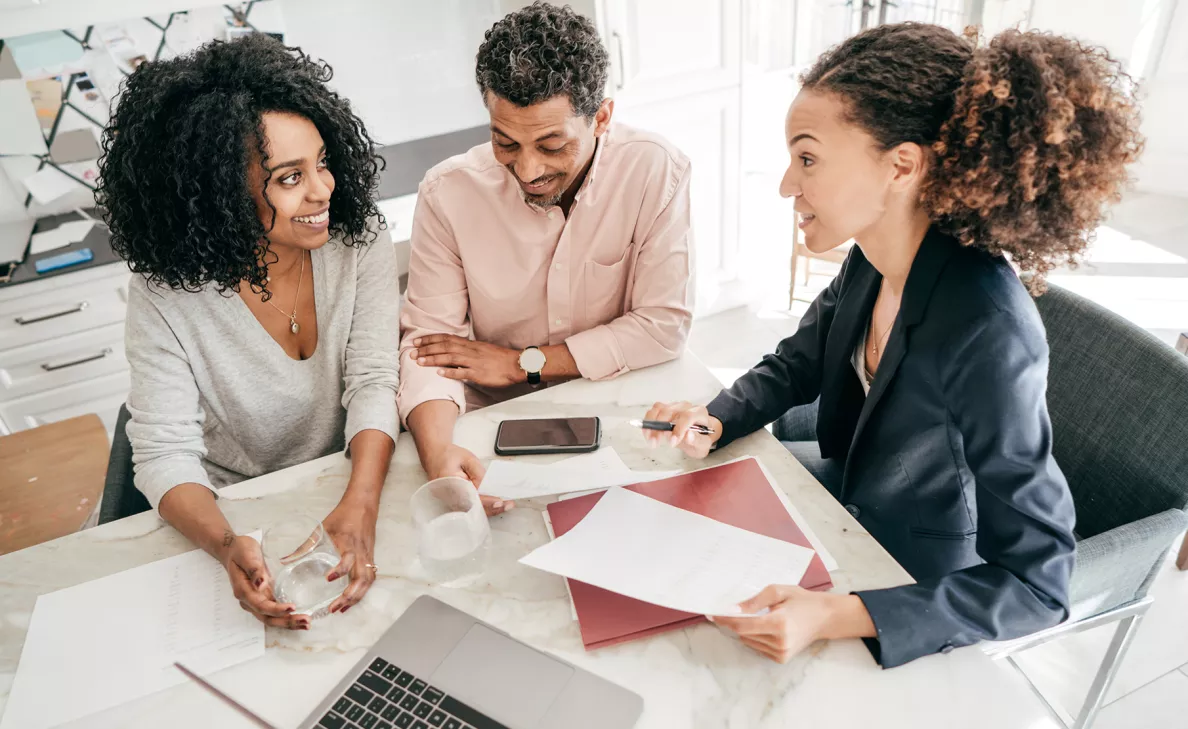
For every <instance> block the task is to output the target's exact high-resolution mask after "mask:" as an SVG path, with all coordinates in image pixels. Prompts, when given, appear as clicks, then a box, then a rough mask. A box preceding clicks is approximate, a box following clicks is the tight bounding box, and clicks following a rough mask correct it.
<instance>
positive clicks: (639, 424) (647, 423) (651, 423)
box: [627, 420, 714, 435]
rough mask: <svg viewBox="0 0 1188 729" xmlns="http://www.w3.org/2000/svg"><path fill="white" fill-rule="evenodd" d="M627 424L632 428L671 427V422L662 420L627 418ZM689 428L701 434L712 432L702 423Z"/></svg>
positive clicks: (667, 429) (664, 428)
mask: <svg viewBox="0 0 1188 729" xmlns="http://www.w3.org/2000/svg"><path fill="white" fill-rule="evenodd" d="M627 424H628V425H630V426H632V427H634V428H643V429H644V430H663V431H671V430H672V429H673V425H672V423H667V422H665V421H663V420H629V421H627ZM689 430H691V431H693V432H694V433H701V434H702V435H713V434H714V431H712V430H710V429H709V428H707V427H705V426H704V425H690V426H689Z"/></svg>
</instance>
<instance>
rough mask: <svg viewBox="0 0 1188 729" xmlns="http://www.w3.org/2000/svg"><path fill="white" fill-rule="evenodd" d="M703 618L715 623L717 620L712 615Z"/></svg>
mask: <svg viewBox="0 0 1188 729" xmlns="http://www.w3.org/2000/svg"><path fill="white" fill-rule="evenodd" d="M705 619H706V620H708V621H710V622H711V623H716V622H718V621H717V620H714V616H713V615H706V616H705Z"/></svg>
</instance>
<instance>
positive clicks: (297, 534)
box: [261, 516, 351, 618]
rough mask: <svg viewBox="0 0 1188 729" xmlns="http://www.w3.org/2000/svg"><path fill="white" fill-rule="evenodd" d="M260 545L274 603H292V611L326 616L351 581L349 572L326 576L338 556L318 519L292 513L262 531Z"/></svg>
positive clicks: (335, 563) (337, 559) (311, 615)
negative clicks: (270, 578) (336, 577)
mask: <svg viewBox="0 0 1188 729" xmlns="http://www.w3.org/2000/svg"><path fill="white" fill-rule="evenodd" d="M261 548H262V550H263V552H264V563H265V564H266V565H267V566H268V572H269V574H270V575H271V577H272V591H273V593H274V595H275V596H276V600H277V602H282V603H286V602H287V603H292V604H293V605H294V606H295V609H294V611H293V612H294V613H298V614H302V615H309V616H310V617H311V618H312V617H321V616H323V615H325V614H326V609H327V608H329V607H330V603H332V602H334V599H335V598H336V597H338V596H339V595H341V594H342V592H343V590H345V589H346V588H347V585H348V584H350V581H351V578H350V576H349V575H343V576H342V577H339V578H338V579H336V580H334V581H333V582H330V581H328V580H327V579H326V575H328V574H330V570H332V569H334V567H335V566H336V565H337V564H338V562H339V560H340V559H341V557H340V556H339V554H338V550H337V549H335V547H334V542H333V541H331V539H330V537H329V536H327V534H326V530H325V529H323V528H322V523H321V522H320V521H316V520H314V519H311V518H309V517H306V516H294V517H290V518H287V519H284V520H283V521H279V522H276V523H275V524H273V525H271V526H269V527H268V528H267V529H265V530H264V538H263V540H262V542H261Z"/></svg>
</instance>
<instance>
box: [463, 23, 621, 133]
mask: <svg viewBox="0 0 1188 729" xmlns="http://www.w3.org/2000/svg"><path fill="white" fill-rule="evenodd" d="M606 69H607V53H606V49H605V48H603V47H602V40H601V39H600V38H599V37H598V29H597V28H595V27H594V24H593V23H592V22H590V20H589V19H588V18H585V17H583V16H581V15H578V14H577V13H575V12H574V11H573V9H572V8H570V7H569V6H568V5H566V6H565V7H560V8H559V7H557V6H556V5H550V4H549V3H545V2H535V3H533V4H532V5H530V6H528V7H526V8H523V9H521V10H517V11H516V12H514V13H511V14H509V15H508V16H506V17H505V18H503V20H500V21H499V22H498V23H496V24H495V25H493V26H491V29H490V30H488V31H487V33H486V35H485V36H484V40H483V44H482V45H481V46H479V50H478V56H477V57H476V59H475V72H474V76H475V80H476V81H478V86H479V90H480V91H482V92H483V100H484V101H485V100H486V97H487V92H488V91H490V92H491V93H493V94H495V95H497V96H500V97H503V98H504V99H507V100H508V101H510V102H512V103H513V104H515V105H517V106H521V107H523V106H530V105H532V104H536V103H539V102H542V101H546V100H548V99H551V98H553V97H554V96H557V95H558V94H565V95H566V96H568V97H569V104H570V106H572V107H573V110H574V113H576V114H580V115H582V116H584V117H586V118H587V119H592V118H593V117H594V114H595V113H596V112H597V111H598V107H599V105H601V104H602V100H603V98H604V97H603V92H604V90H605V89H606Z"/></svg>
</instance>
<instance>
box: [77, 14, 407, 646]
mask: <svg viewBox="0 0 1188 729" xmlns="http://www.w3.org/2000/svg"><path fill="white" fill-rule="evenodd" d="M330 75H331V70H330V68H329V67H328V66H326V65H325V64H323V63H319V62H315V61H314V60H312V59H310V58H309V57H307V56H305V55H304V54H302V53H301V52H300V51H298V50H296V49H291V48H286V47H284V46H283V45H282V44H280V43H279V42H277V41H275V40H273V39H271V38H269V37H268V36H265V35H252V36H248V37H246V38H243V39H241V40H237V41H234V42H232V43H222V42H214V43H210V44H208V45H205V46H203V47H202V48H200V49H199V50H197V51H196V52H194V53H193V54H190V55H187V56H184V57H180V58H176V59H172V60H166V61H159V62H155V63H149V64H145V65H143V66H141V67H140V68H139V69H138V70H137V71H136V72H135V73H133V74H132V75H131V76H130V77H129V78H128V79H127V82H126V87H125V89H124V91H123V93H122V95H121V97H120V102H119V107H118V109H117V110H116V112H115V114H114V115H113V116H112V119H111V123H110V124H109V125H108V127H107V129H106V131H105V134H104V150H105V155H104V157H103V159H102V160H101V161H100V170H101V173H102V182H101V184H100V186H99V191H98V196H97V197H98V200H99V202H100V204H101V205H103V207H104V208H105V210H106V220H107V223H108V225H109V226H110V228H111V241H112V247H113V248H114V249H115V250H116V251H117V252H118V253H119V254H120V255H121V256H122V257H123V258H124V259H125V260H126V261H127V262H128V264H129V266H130V267H131V269H132V271H133V272H134V273H136V274H139V275H136V276H133V284H132V287H131V291H130V293H129V301H128V319H127V332H126V348H127V355H128V361H129V363H130V364H131V368H132V389H131V392H130V394H129V396H128V403H127V405H128V410H129V412H130V414H131V419H130V420H129V422H128V425H127V432H128V437H129V439H130V441H131V443H132V449H133V463H134V468H135V484H136V487H137V488H139V489H140V490H141V491H142V492H144V494H145V496H146V497H147V498H148V500H149V502H150V503H151V505H152V506H153V507H154V508H156V509H158V511H159V513H160V515H161V516H162V518H164V519H165V520H166V521H168V522H169V523H170V524H172V525H173V526H174V527H176V528H177V529H178V530H179V531H180V532H182V533H183V534H185V535H186V536H187V537H189V538H190V539H191V540H193V541H194V542H195V543H197V544H198V545H200V546H201V547H202V548H203V549H205V550H206V551H207V552H209V553H210V554H211V555H213V556H214V557H216V558H217V559H219V561H220V562H221V563H222V564H223V565H224V567H225V568H226V569H227V572H228V575H229V577H230V580H231V584H232V587H233V588H234V591H235V595H236V597H238V598H239V600H240V604H241V605H243V607H244V609H245V610H248V611H249V612H251V613H252V614H253V615H255V616H256V617H258V618H259V619H261V620H262V621H264V622H265V623H267V624H269V625H274V626H285V627H289V628H308V627H309V620H310V617H309V616H307V615H294V614H293V605H291V604H282V603H279V602H277V600H276V599H275V597H274V595H273V593H272V590H271V585H270V584H269V579H268V573H267V570H266V569H265V568H264V563H263V561H262V559H261V554H260V547H259V544H258V543H257V542H256V541H255V540H253V539H252V538H250V537H246V536H237V535H236V534H235V533H234V532H233V531H232V529H231V526H230V525H229V524H228V522H227V520H226V518H224V516H223V514H222V512H221V511H220V510H219V507H218V505H217V503H216V494H217V489H218V488H220V487H222V486H225V485H227V484H231V483H235V482H237V481H241V480H243V479H246V478H251V477H254V476H259V475H261V474H264V473H268V472H270V471H275V470H278V469H281V468H285V467H287V466H292V465H294V464H297V463H302V462H304V461H308V460H310V459H313V458H318V457H320V456H324V455H326V454H329V453H332V452H335V451H338V450H342V449H343V448H344V447H346V448H349V453H350V455H351V461H352V463H351V476H350V480H349V483H348V484H347V487H346V492H345V493H344V494H343V495H342V498H341V499H340V500H339V501H338V504H337V505H336V506H334V508H333V510H331V511H330V513H329V515H328V516H326V517H325V519H323V525H324V526H325V529H326V532H327V534H328V535H329V536H330V538H331V539H332V540H333V542H334V544H335V545H336V546H337V548H338V551H339V553H340V554H341V555H342V561H341V562H340V563H339V564H338V565H337V566H336V567H334V568H333V569H332V570H331V571H330V573H329V574H328V575H327V579H328V580H330V581H334V580H342V581H343V582H345V581H346V577H347V576H349V579H350V582H349V585H347V586H346V589H345V591H344V592H343V593H342V595H341V596H339V597H338V598H336V599H335V600H334V601H333V603H332V604H330V605H329V606H328V607H329V611H330V612H335V611H339V610H342V611H345V610H347V609H348V608H349V607H350V606H351V605H353V604H355V603H356V602H358V601H359V599H360V598H362V596H363V594H364V593H366V592H367V590H368V588H369V587H370V586H371V583H372V582H373V581H374V579H375V566H374V565H373V564H371V562H372V555H373V550H374V544H375V522H376V515H377V510H378V507H379V497H380V490H381V488H382V487H383V483H384V479H385V477H386V475H387V471H388V462H389V459H390V458H391V455H392V451H393V448H394V445H395V439H396V436H397V433H398V432H399V421H398V419H397V416H396V404H395V398H396V389H397V384H398V380H397V374H398V373H397V367H398V355H397V345H398V331H399V325H398V318H399V312H398V307H399V297H398V290H397V283H396V269H395V263H394V258H393V253H392V250H391V246H390V244H388V243H387V242H386V241H377V234H376V229H377V228H378V227H379V226H380V225H382V221H383V219H382V217H381V216H380V215H379V213H378V211H377V210H376V206H375V203H374V194H375V191H376V188H377V186H378V170H379V164H378V160H377V158H376V157H375V155H374V153H373V151H372V142H371V139H370V138H369V137H368V136H367V132H366V130H365V129H364V128H363V124H362V122H361V121H360V120H359V118H358V117H357V116H355V115H354V113H352V111H351V108H350V105H349V104H348V103H347V101H346V100H344V99H342V98H340V97H339V96H338V95H337V94H335V93H334V92H332V91H330V90H329V89H328V88H327V86H326V82H327V81H328V80H329V79H330Z"/></svg>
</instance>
